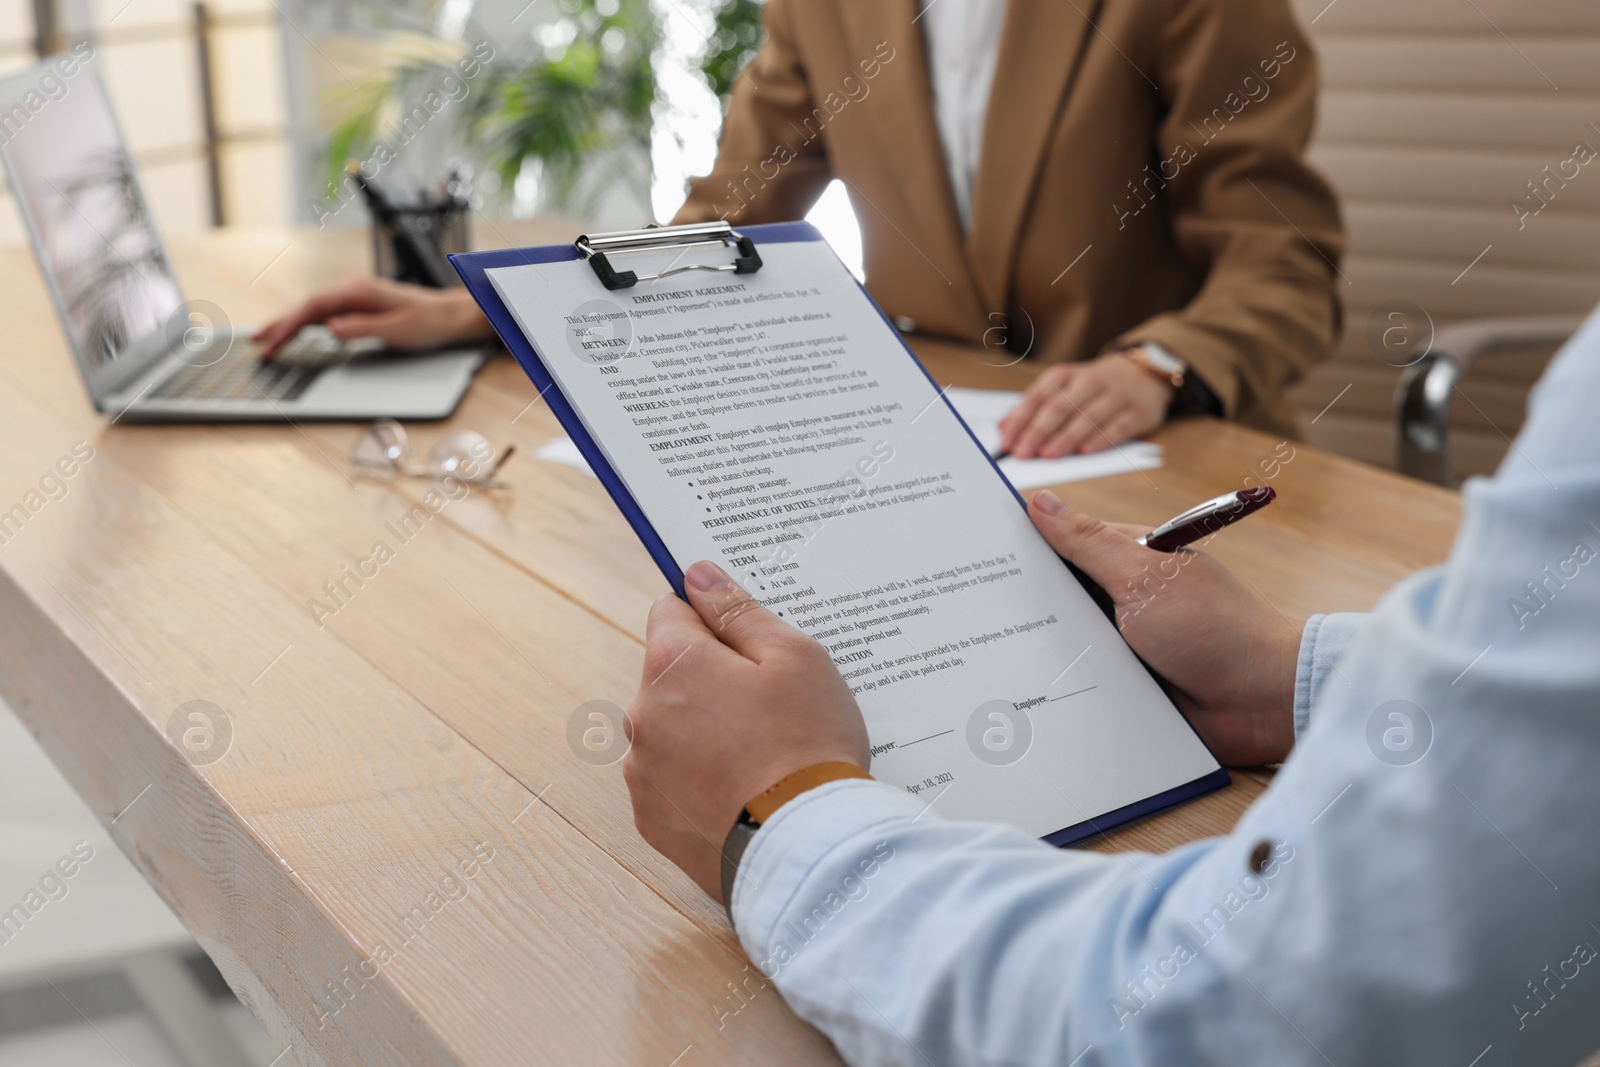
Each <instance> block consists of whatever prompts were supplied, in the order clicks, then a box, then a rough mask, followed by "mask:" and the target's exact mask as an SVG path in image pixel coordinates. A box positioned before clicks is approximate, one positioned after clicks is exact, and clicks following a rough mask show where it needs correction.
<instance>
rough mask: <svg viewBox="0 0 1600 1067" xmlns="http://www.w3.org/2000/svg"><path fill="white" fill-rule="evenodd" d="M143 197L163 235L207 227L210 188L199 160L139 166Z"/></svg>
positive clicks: (203, 165)
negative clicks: (142, 182) (146, 199)
mask: <svg viewBox="0 0 1600 1067" xmlns="http://www.w3.org/2000/svg"><path fill="white" fill-rule="evenodd" d="M139 176H140V177H141V178H142V179H143V180H144V191H145V195H146V196H147V197H149V198H150V210H151V211H153V212H155V216H156V225H158V226H160V227H161V232H162V233H163V234H167V235H171V234H178V233H194V232H195V231H197V230H204V229H207V228H209V227H210V225H211V189H210V186H209V184H208V180H207V178H206V166H205V163H204V161H202V160H200V159H193V160H188V159H185V160H179V161H177V162H173V163H164V164H161V165H160V166H141V167H140V168H139Z"/></svg>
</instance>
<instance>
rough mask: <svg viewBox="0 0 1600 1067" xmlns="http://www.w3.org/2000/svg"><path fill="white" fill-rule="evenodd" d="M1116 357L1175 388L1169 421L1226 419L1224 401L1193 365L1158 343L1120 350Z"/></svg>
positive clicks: (1168, 409)
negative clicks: (1185, 417)
mask: <svg viewBox="0 0 1600 1067" xmlns="http://www.w3.org/2000/svg"><path fill="white" fill-rule="evenodd" d="M1113 355H1118V356H1126V357H1127V358H1128V359H1129V360H1131V361H1132V362H1133V363H1134V365H1136V366H1137V367H1139V369H1140V370H1143V371H1145V372H1146V373H1148V374H1150V375H1151V376H1152V377H1156V378H1160V379H1161V380H1162V381H1164V382H1166V383H1167V384H1168V385H1170V386H1172V401H1171V403H1169V404H1168V405H1167V417H1168V418H1172V417H1174V416H1182V415H1215V416H1217V417H1219V418H1220V417H1221V415H1222V401H1221V400H1219V399H1217V394H1216V393H1213V392H1212V391H1211V387H1210V386H1208V385H1206V383H1205V382H1204V381H1203V380H1202V379H1201V378H1200V376H1199V375H1198V374H1195V373H1193V372H1192V371H1190V370H1189V365H1188V364H1187V363H1185V362H1184V361H1183V360H1181V359H1179V358H1178V357H1177V356H1175V355H1173V354H1172V353H1171V352H1169V351H1168V350H1167V349H1166V348H1164V347H1162V346H1161V345H1158V344H1156V343H1155V342H1154V341H1144V342H1142V343H1140V344H1138V345H1136V346H1133V347H1129V348H1119V349H1117V351H1116V352H1114V353H1113Z"/></svg>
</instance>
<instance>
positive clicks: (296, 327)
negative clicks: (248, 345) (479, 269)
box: [254, 278, 494, 358]
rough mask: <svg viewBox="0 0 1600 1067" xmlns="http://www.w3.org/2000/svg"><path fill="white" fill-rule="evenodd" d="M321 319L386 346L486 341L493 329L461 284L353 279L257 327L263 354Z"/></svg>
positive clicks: (341, 333)
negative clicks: (438, 286) (451, 286)
mask: <svg viewBox="0 0 1600 1067" xmlns="http://www.w3.org/2000/svg"><path fill="white" fill-rule="evenodd" d="M313 323H324V324H326V325H327V327H328V330H329V331H330V332H331V333H332V334H333V335H334V336H335V337H337V338H339V339H340V340H342V341H349V340H353V339H355V338H357V337H376V338H378V339H379V340H381V341H383V343H384V344H385V345H387V346H388V347H390V348H437V347H439V346H440V345H447V344H456V343H462V344H466V343H472V342H478V341H487V340H490V339H491V338H493V337H494V329H493V328H492V327H491V326H490V325H489V320H488V319H486V318H484V317H483V312H481V311H479V310H478V305H477V304H476V303H474V302H473V299H472V294H470V293H468V292H467V291H466V290H465V289H425V288H423V287H422V286H420V285H407V284H405V283H402V282H391V281H388V280H387V279H384V278H356V279H354V280H352V281H348V282H346V283H345V284H343V285H340V286H337V287H335V288H333V289H329V290H327V291H326V292H323V293H318V294H317V295H316V296H314V297H312V298H311V299H310V300H307V301H306V302H305V303H304V304H301V305H300V306H299V307H297V308H295V309H294V310H293V311H291V312H290V313H289V314H287V315H285V316H283V317H282V318H280V319H277V320H276V321H274V322H269V323H268V324H267V325H265V326H263V327H261V329H259V330H257V331H256V335H255V338H254V340H255V342H256V344H258V345H260V346H261V352H262V356H263V358H271V356H272V354H273V353H274V352H276V351H277V350H278V349H279V348H280V347H282V346H283V344H284V342H286V341H288V340H289V339H290V338H291V337H293V336H294V335H295V334H297V333H299V332H300V330H301V328H302V327H305V326H309V325H311V324H313Z"/></svg>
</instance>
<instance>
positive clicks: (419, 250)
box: [348, 163, 471, 289]
mask: <svg viewBox="0 0 1600 1067" xmlns="http://www.w3.org/2000/svg"><path fill="white" fill-rule="evenodd" d="M348 170H349V173H350V177H351V179H352V180H353V181H354V182H355V184H356V187H357V188H358V189H360V190H361V193H362V195H363V196H364V197H365V199H366V202H367V208H368V210H369V211H370V212H371V213H372V267H373V271H374V273H376V274H377V275H378V276H379V277H380V278H391V279H393V280H394V281H397V282H413V283H415V284H417V285H425V286H428V287H429V288H433V289H448V288H450V287H451V286H453V285H460V284H461V279H460V277H458V276H457V274H456V272H455V269H454V268H452V267H451V266H450V261H449V260H448V259H446V258H445V257H446V256H448V255H450V254H452V253H455V252H466V251H468V250H469V247H470V246H469V243H468V231H467V213H468V211H470V210H471V208H470V205H469V204H468V203H467V199H466V196H465V195H464V193H463V188H462V187H463V183H462V181H461V180H460V179H459V178H458V177H456V176H455V175H452V176H451V178H450V180H449V181H447V182H446V183H445V185H444V191H443V195H442V196H440V197H437V198H432V197H424V198H422V199H420V200H419V201H418V202H416V203H406V204H397V203H395V202H394V201H393V200H391V199H390V198H389V196H388V195H387V194H385V193H384V192H383V191H382V190H381V189H379V188H378V187H377V186H376V185H375V184H373V182H372V181H371V180H369V179H368V178H367V177H366V175H364V174H362V173H361V170H360V168H359V167H357V166H356V165H355V164H354V163H352V164H350V166H349V168H348Z"/></svg>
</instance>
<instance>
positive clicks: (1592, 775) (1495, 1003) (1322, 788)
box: [732, 315, 1600, 1067]
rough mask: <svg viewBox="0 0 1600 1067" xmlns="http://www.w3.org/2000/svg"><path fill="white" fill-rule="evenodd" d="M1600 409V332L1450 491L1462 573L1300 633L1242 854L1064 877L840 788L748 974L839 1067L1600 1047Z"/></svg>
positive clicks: (1065, 855)
mask: <svg viewBox="0 0 1600 1067" xmlns="http://www.w3.org/2000/svg"><path fill="white" fill-rule="evenodd" d="M1597 409H1600V315H1597V316H1595V317H1592V318H1591V319H1590V321H1589V322H1588V324H1587V325H1586V326H1585V327H1584V329H1583V330H1582V331H1581V332H1580V333H1579V334H1578V335H1577V336H1576V337H1575V338H1574V339H1573V340H1572V341H1571V342H1570V343H1569V344H1568V345H1567V347H1566V348H1565V349H1564V351H1563V352H1562V354H1561V355H1560V356H1559V357H1558V358H1557V359H1556V360H1555V362H1553V363H1552V364H1551V366H1550V368H1549V370H1548V371H1547V372H1546V374H1545V376H1544V379H1543V381H1542V382H1541V383H1540V384H1539V386H1538V387H1537V388H1536V390H1535V392H1534V396H1533V399H1532V417H1531V418H1530V420H1529V422H1528V425H1527V426H1526V428H1525V429H1524V430H1523V432H1522V434H1521V435H1520V436H1519V437H1518V438H1517V441H1516V443H1515V445H1514V446H1513V447H1512V450H1511V453H1510V454H1509V455H1508V457H1507V458H1506V461H1505V462H1504V463H1503V464H1502V465H1501V468H1500V470H1499V471H1498V472H1497V473H1496V474H1495V476H1494V477H1493V478H1492V479H1488V480H1474V481H1472V482H1470V483H1469V484H1468V485H1467V486H1466V488H1465V490H1464V493H1463V497H1464V501H1463V502H1464V516H1463V519H1462V524H1461V529H1460V532H1459V533H1458V535H1457V537H1456V542H1455V546H1454V548H1453V550H1452V552H1451V555H1450V558H1449V560H1448V561H1447V562H1446V563H1445V564H1444V565H1443V566H1440V567H1435V568H1432V569H1430V570H1427V571H1423V572H1421V573H1419V574H1416V575H1413V576H1411V577H1410V578H1407V579H1406V580H1404V581H1402V582H1400V583H1399V584H1398V585H1396V586H1395V587H1394V589H1392V590H1391V591H1390V592H1389V593H1388V594H1387V595H1386V596H1385V597H1384V598H1383V600H1382V602H1381V603H1380V604H1379V605H1378V607H1377V609H1376V610H1375V611H1374V612H1372V614H1370V615H1334V616H1319V617H1317V618H1314V619H1313V620H1312V621H1311V622H1310V624H1309V625H1308V626H1307V627H1306V631H1305V636H1304V639H1303V642H1302V646H1301V653H1300V662H1299V671H1298V678H1297V689H1296V694H1295V697H1296V699H1295V704H1296V707H1295V722H1296V728H1297V734H1298V736H1299V742H1298V744H1297V746H1296V749H1295V751H1294V753H1293V755H1292V756H1291V757H1290V759H1289V760H1288V762H1287V763H1285V764H1284V766H1283V768H1282V770H1281V771H1279V773H1278V775H1277V777H1276V779H1275V780H1274V782H1273V784H1272V786H1271V788H1270V789H1268V790H1267V792H1266V793H1265V794H1264V795H1263V796H1261V797H1260V799H1258V800H1257V802H1256V803H1255V804H1254V805H1253V806H1252V807H1251V808H1250V810H1249V811H1248V812H1246V813H1245V815H1244V817H1243V818H1242V819H1241V820H1240V822H1239V825H1238V827H1237V828H1236V829H1235V830H1234V832H1233V833H1232V834H1231V835H1229V836H1227V837H1222V838H1215V839H1211V840H1206V841H1197V842H1194V843H1192V844H1189V845H1186V846H1184V847H1182V848H1179V849H1176V850H1174V851H1172V852H1169V853H1166V854H1165V855H1159V856H1155V855H1148V854H1144V853H1124V854H1120V855H1101V854H1096V853H1089V852H1081V851H1072V850H1056V849H1053V848H1050V847H1048V846H1046V845H1043V844H1041V843H1040V842H1038V841H1035V840H1033V839H1031V838H1029V837H1027V836H1026V835H1024V834H1022V833H1020V832H1018V831H1016V830H1012V829H1009V828H1006V827H1002V826H994V825H987V824H980V823H968V822H948V821H945V820H943V819H941V818H940V817H939V815H938V812H937V810H936V809H934V810H928V809H927V802H926V800H925V799H919V798H917V797H914V796H910V795H908V794H906V793H904V792H902V791H900V790H898V789H896V788H894V787H892V786H888V785H885V784H882V783H877V782H867V781H852V782H837V783H833V784H830V785H827V786H824V787H822V788H820V789H816V790H813V791H812V792H809V793H806V794H804V795H803V796H801V797H800V798H798V799H796V800H795V801H793V802H791V803H790V804H788V805H786V806H785V807H784V808H783V809H782V810H780V811H779V812H778V813H777V815H775V816H774V817H773V818H772V820H771V821H770V822H769V823H768V824H767V825H766V826H764V827H763V828H762V829H761V830H760V831H759V832H758V833H757V834H756V835H755V838H754V840H753V841H752V842H751V844H750V847H749V849H748V851H747V852H746V853H745V856H744V861H743V865H742V867H741V869H740V872H739V876H738V880H737V882H736V884H735V887H734V892H733V907H732V911H733V916H734V920H735V927H736V929H737V930H738V933H739V937H740V940H741V941H742V942H743V944H744V947H745V949H746V950H747V951H748V953H749V954H750V957H751V959H752V960H753V961H754V962H755V965H756V967H757V968H759V969H760V970H761V971H762V973H763V974H764V975H765V976H767V978H768V980H769V981H771V982H772V983H773V984H775V985H776V986H777V988H778V990H779V991H780V992H782V994H783V996H784V998H785V999H786V1000H787V1001H788V1002H789V1004H790V1005H792V1006H793V1007H794V1009H795V1011H797V1012H798V1013H799V1014H800V1015H801V1016H802V1017H804V1018H805V1019H807V1020H809V1021H811V1022H812V1023H814V1024H815V1025H816V1026H818V1027H820V1028H821V1029H822V1031H823V1032H824V1033H826V1034H827V1035H828V1036H829V1037H830V1038H832V1039H833V1041H834V1043H835V1044H836V1045H837V1046H838V1048H839V1050H840V1052H841V1053H842V1054H843V1055H844V1057H845V1059H846V1060H848V1061H849V1062H851V1063H853V1064H907V1065H926V1064H933V1065H943V1064H957V1063H959V1064H997V1065H998V1064H1006V1065H1017V1067H1021V1065H1039V1067H1043V1065H1046V1064H1049V1065H1054V1067H1067V1065H1072V1067H1090V1065H1095V1064H1103V1065H1110V1064H1118V1065H1123V1064H1128V1065H1131V1064H1149V1065H1159V1067H1177V1065H1184V1067H1187V1065H1193V1064H1212V1063H1216V1064H1230V1065H1233V1064H1252V1065H1254V1064H1265V1065H1271V1067H1287V1065H1295V1064H1315V1065H1321V1067H1327V1065H1335V1067H1358V1065H1359V1067H1376V1065H1384V1064H1394V1065H1397V1067H1398V1065H1404V1067H1419V1065H1427V1064H1440V1065H1447V1067H1507V1065H1515V1067H1527V1065H1535V1064H1552V1065H1563V1067H1565V1065H1570V1064H1573V1063H1575V1062H1577V1061H1578V1060H1580V1059H1581V1058H1582V1057H1583V1056H1584V1055H1585V1054H1587V1053H1590V1052H1593V1051H1594V1050H1595V1049H1597V1048H1600V951H1597V950H1600V561H1597V559H1596V556H1597V554H1600V414H1597ZM1263 843H1264V845H1265V848H1264V849H1260V848H1258V846H1259V845H1261V844H1263ZM1253 854H1257V855H1259V856H1261V857H1262V858H1264V860H1265V862H1264V864H1262V866H1261V869H1260V871H1259V872H1256V871H1253V870H1252V855H1253Z"/></svg>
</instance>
